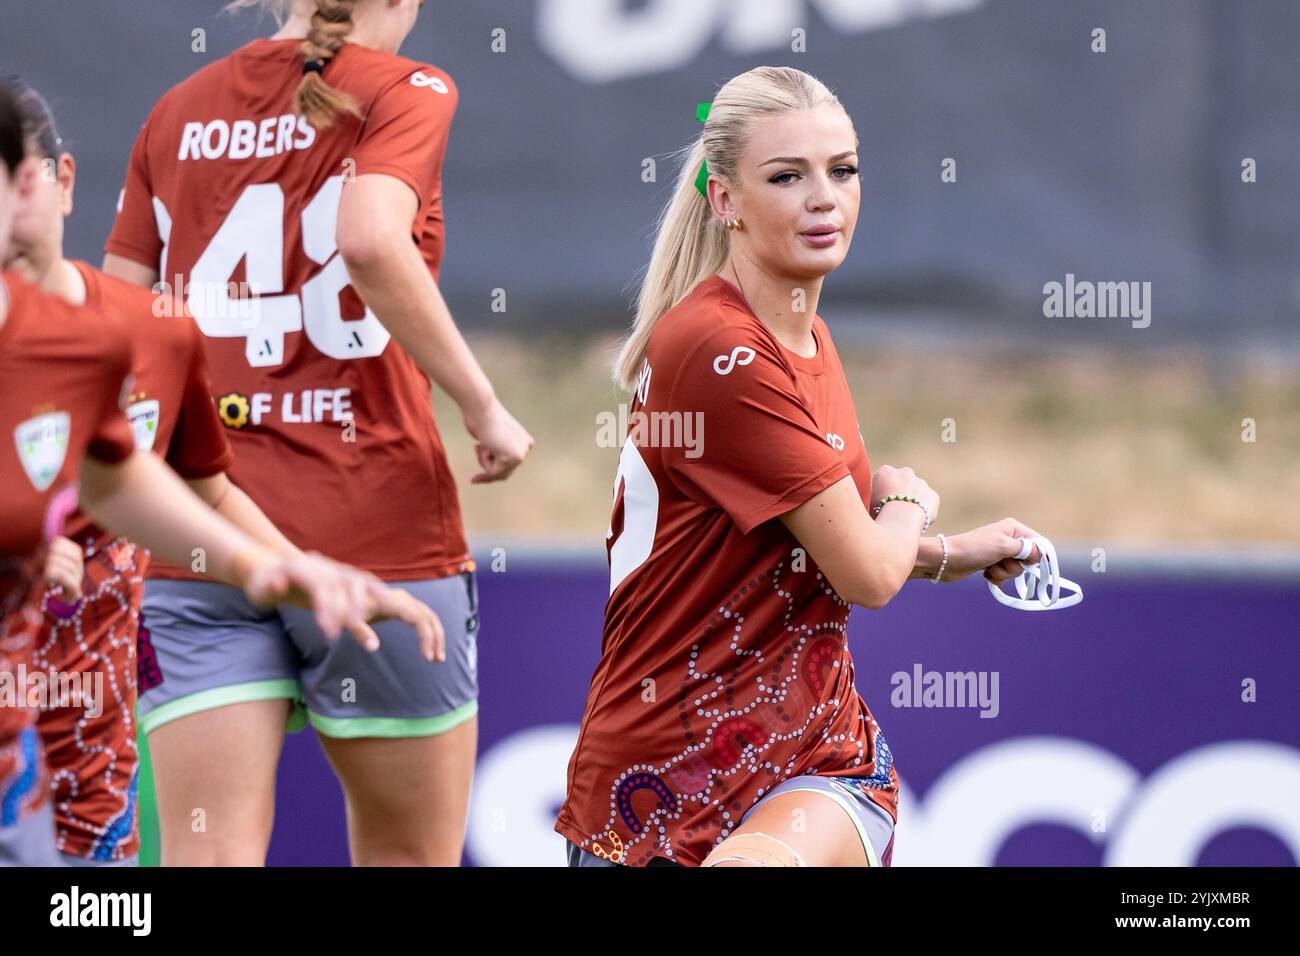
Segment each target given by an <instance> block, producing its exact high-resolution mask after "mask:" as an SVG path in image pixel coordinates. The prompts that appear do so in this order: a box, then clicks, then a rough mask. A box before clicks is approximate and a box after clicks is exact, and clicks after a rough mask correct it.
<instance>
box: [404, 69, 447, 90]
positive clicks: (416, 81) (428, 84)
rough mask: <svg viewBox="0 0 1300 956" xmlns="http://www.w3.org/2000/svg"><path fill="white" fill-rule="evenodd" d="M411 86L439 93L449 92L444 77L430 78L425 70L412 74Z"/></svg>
mask: <svg viewBox="0 0 1300 956" xmlns="http://www.w3.org/2000/svg"><path fill="white" fill-rule="evenodd" d="M411 85H412V86H423V87H425V88H427V89H431V90H433V91H435V92H437V93H446V92H448V90H447V84H446V83H444V82H443V81H442V77H440V76H429V75H428V74H427V73H425V72H424V71H423V70H417V71H416V72H415V73H413V74H411Z"/></svg>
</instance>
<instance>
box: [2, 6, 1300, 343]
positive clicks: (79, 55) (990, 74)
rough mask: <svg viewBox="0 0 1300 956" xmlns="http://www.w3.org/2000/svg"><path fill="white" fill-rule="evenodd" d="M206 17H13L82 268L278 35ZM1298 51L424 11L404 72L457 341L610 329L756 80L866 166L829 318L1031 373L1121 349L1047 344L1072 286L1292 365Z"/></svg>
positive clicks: (56, 13)
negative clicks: (52, 124) (498, 333)
mask: <svg viewBox="0 0 1300 956" xmlns="http://www.w3.org/2000/svg"><path fill="white" fill-rule="evenodd" d="M220 6H221V5H220V3H218V2H216V0H165V2H164V0H39V2H38V0H14V2H10V3H7V4H5V18H4V26H3V38H2V39H0V61H2V63H0V68H3V69H4V70H7V71H9V70H16V71H18V72H20V73H22V74H23V75H25V76H26V77H27V78H29V79H30V80H31V81H33V82H34V83H35V84H36V85H38V86H39V87H40V88H41V89H42V90H44V91H45V92H46V93H47V94H48V95H49V98H50V99H51V101H52V102H53V104H54V106H55V108H56V110H57V111H58V113H59V115H60V118H61V121H62V124H63V127H64V131H65V135H66V136H67V137H68V139H69V141H70V142H71V144H72V146H73V148H74V149H75V152H76V154H77V156H78V158H79V160H80V162H81V169H80V173H81V188H80V190H79V194H78V211H77V213H76V216H75V218H74V219H73V222H72V224H71V227H70V234H69V247H70V251H71V252H72V253H74V254H76V255H78V256H83V257H87V258H90V259H92V261H97V260H98V258H99V255H100V250H101V248H102V242H103V239H104V236H105V235H106V233H107V230H108V228H109V225H110V223H111V219H112V214H113V207H114V204H115V202H116V198H117V194H118V190H119V188H120V186H121V180H122V174H123V170H124V167H125V163H126V159H127V155H128V152H129V150H130V146H131V143H132V140H133V139H134V136H135V134H136V132H137V130H138V128H139V125H140V123H141V122H142V121H143V120H144V118H145V116H146V115H147V113H148V111H149V108H150V107H151V105H152V104H153V102H154V101H155V99H156V98H157V97H158V95H159V94H161V93H162V92H163V91H164V90H165V89H167V88H168V87H169V86H170V85H172V84H174V83H175V82H177V81H179V80H180V79H182V78H184V77H185V76H186V75H188V74H189V73H191V72H193V71H194V70H196V69H198V68H200V67H201V66H203V65H204V64H206V63H209V62H211V61H212V60H213V59H215V58H217V57H220V56H222V55H224V54H226V53H227V52H229V51H230V50H232V49H233V48H235V47H236V46H238V45H240V44H242V43H244V42H246V41H247V40H249V39H251V38H252V37H253V36H256V35H258V34H259V33H269V32H271V31H272V30H273V26H274V25H273V23H272V22H271V21H270V20H269V18H263V19H262V20H261V21H260V22H259V20H258V18H257V17H256V16H253V15H248V14H245V15H240V16H238V17H235V18H231V17H229V16H225V15H222V14H221V13H220V12H219V11H220ZM1097 28H1100V29H1104V30H1105V33H1106V52H1104V53H1095V52H1092V50H1091V47H1092V45H1093V43H1094V40H1093V31H1094V29H1097ZM794 29H802V30H804V31H805V34H804V36H805V42H806V48H807V52H803V53H796V52H792V51H791V31H792V30H794ZM195 30H203V31H205V33H204V34H203V36H202V41H203V43H204V44H205V45H206V50H205V51H203V52H195V51H194V49H193V47H194V46H195V45H196V40H195V36H196V34H195V33H194V31H195ZM494 31H498V32H494ZM1297 36H1300V5H1296V4H1283V3H1274V2H1268V0H1235V2H1212V0H1143V2H1134V0H1086V2H1084V0H1081V2H1072V3H1052V2H1041V0H536V2H533V0H475V2H473V3H459V2H457V3H451V2H446V0H433V2H431V3H429V4H428V6H427V8H426V10H425V12H424V13H423V14H422V16H421V20H420V22H419V24H418V25H417V27H416V30H415V33H414V34H413V35H412V37H411V39H410V41H409V42H408V44H407V46H406V47H405V48H404V50H403V52H404V53H406V54H408V55H410V56H412V57H416V58H419V59H427V60H430V61H432V62H433V63H435V64H437V65H439V66H442V67H444V68H445V69H447V70H448V71H449V72H450V73H451V74H452V75H453V77H454V78H455V79H456V80H457V83H458V85H459V87H460V90H461V106H460V111H459V114H458V118H457V120H456V125H455V127H454V130H453V137H452V142H451V148H450V152H449V155H448V158H447V165H446V169H445V188H446V208H447V218H448V254H447V259H446V268H445V270H444V283H445V285H446V288H447V293H448V297H449V299H450V300H451V303H452V305H453V307H454V308H455V310H456V313H457V315H458V317H459V318H460V319H461V321H462V322H464V323H465V324H467V325H470V326H475V325H489V324H501V323H503V322H505V323H509V324H511V325H519V324H528V325H536V326H538V327H541V328H548V329H556V330H565V331H572V330H573V329H575V327H576V328H582V327H585V326H588V325H592V324H596V325H600V326H604V327H609V328H612V327H615V326H618V325H622V324H623V323H624V322H625V320H626V305H625V295H626V290H627V288H628V286H629V284H630V283H632V282H633V281H634V280H635V278H636V275H637V272H638V270H640V269H641V268H643V267H644V264H645V261H646V258H647V255H648V249H649V242H650V236H651V229H652V226H653V222H654V218H655V215H656V213H657V211H658V209H659V208H660V206H661V205H662V203H663V201H664V199H665V198H666V196H667V190H668V188H669V186H670V184H671V182H672V179H673V170H672V168H671V165H670V164H669V162H668V161H667V160H668V155H667V154H668V153H670V152H671V151H672V150H674V149H676V148H678V147H680V146H681V145H683V144H685V143H686V142H687V141H688V139H689V138H690V137H692V136H694V135H696V133H697V131H698V128H699V127H698V124H697V123H696V120H695V118H694V111H695V104H696V103H697V102H700V101H704V100H708V99H710V98H711V97H712V94H713V91H714V90H715V89H716V88H717V85H718V84H720V83H721V82H723V81H725V80H726V79H727V78H729V77H731V76H733V75H735V74H737V73H739V72H742V71H743V70H745V69H748V68H750V67H753V66H756V65H760V64H764V63H771V64H789V65H793V66H798V67H800V68H802V69H805V70H808V71H809V72H812V73H815V74H816V75H818V76H819V77H820V78H822V79H823V80H824V81H825V82H827V83H828V84H829V85H831V86H832V87H833V88H834V89H836V90H837V92H838V93H839V94H840V96H841V99H842V100H843V102H844V104H845V106H846V107H847V108H848V110H849V111H850V114H851V115H852V116H853V118H854V121H855V123H856V126H857V129H858V133H859V136H860V138H861V144H862V152H861V158H862V166H863V173H864V177H863V206H862V214H861V219H860V222H859V225H858V230H857V235H856V237H855V240H856V241H855V242H854V246H853V250H852V253H851V255H850V258H849V259H848V261H847V262H846V263H845V265H844V266H843V267H842V268H841V269H840V270H839V272H838V273H836V274H835V275H834V276H832V277H831V278H830V280H829V282H828V286H827V292H826V296H825V298H824V300H823V301H824V303H825V305H824V308H823V312H824V313H829V312H835V313H836V316H837V318H839V319H840V320H841V321H845V322H848V323H850V324H851V323H852V322H853V321H855V320H859V319H864V318H866V317H868V316H880V315H905V316H906V317H907V318H908V319H910V321H911V325H910V328H912V329H923V330H924V329H929V328H931V327H932V326H933V327H936V328H939V329H951V328H954V327H956V328H961V329H964V330H967V331H973V332H975V333H982V332H999V333H1002V334H1009V335H1013V336H1015V337H1016V338H1017V339H1018V340H1020V341H1023V342H1025V343H1027V344H1031V345H1032V344H1034V343H1036V342H1040V341H1041V342H1044V343H1046V342H1049V341H1060V337H1061V336H1065V337H1066V339H1067V340H1068V339H1070V338H1071V337H1073V336H1075V335H1081V334H1085V333H1084V330H1085V329H1086V335H1087V336H1088V338H1089V339H1090V340H1092V341H1096V340H1097V337H1101V338H1103V339H1110V340H1112V341H1116V342H1117V341H1119V338H1118V337H1120V336H1126V335H1132V334H1134V333H1133V331H1132V330H1131V329H1130V323H1129V322H1128V321H1127V320H1125V319H1091V320H1051V319H1046V318H1044V316H1043V311H1042V309H1043V285H1044V284H1045V283H1047V282H1052V281H1057V282H1064V281H1065V277H1066V274H1067V273H1072V274H1074V275H1075V276H1076V277H1077V278H1079V279H1080V280H1085V279H1086V280H1089V281H1114V282H1130V281H1137V282H1150V283H1151V284H1152V286H1151V288H1152V304H1153V308H1152V323H1151V327H1150V328H1149V329H1147V330H1145V332H1146V334H1145V335H1143V336H1139V337H1138V340H1140V343H1141V344H1149V343H1153V342H1157V341H1158V342H1168V341H1171V337H1177V338H1183V337H1187V336H1191V337H1195V338H1196V339H1198V340H1201V341H1204V342H1212V343H1227V342H1232V343H1243V342H1251V341H1269V342H1294V340H1295V336H1294V329H1295V322H1296V314H1297V310H1298V309H1300V281H1298V276H1297V264H1298V263H1300V226H1298V225H1297V222H1298V219H1297V216H1296V208H1295V184H1296V182H1297V180H1298V179H1300V97H1297V96H1296V95H1295V91H1296V90H1297V89H1300V53H1297V46H1296V37H1297ZM38 40H39V42H38ZM494 40H495V42H496V43H497V45H498V47H499V46H500V44H502V43H504V46H505V49H504V52H494V51H493V43H494ZM647 158H655V159H656V160H657V162H658V167H657V176H656V179H657V181H656V182H650V183H647V182H643V181H642V171H643V168H644V166H643V164H644V161H645V160H646V159H647ZM945 158H952V159H955V160H956V168H957V181H956V182H954V183H943V182H941V181H940V166H941V163H942V162H943V160H944V159H945ZM1246 158H1251V159H1253V160H1255V162H1256V164H1257V177H1258V181H1257V182H1254V183H1243V182H1242V175H1241V174H1242V162H1243V160H1244V159H1246ZM498 288H501V289H505V290H506V292H507V294H508V298H507V303H508V311H507V314H506V315H505V316H502V315H500V314H494V313H493V312H492V311H491V296H492V290H494V289H498ZM899 325H901V326H902V327H903V328H907V327H909V326H908V325H907V324H906V323H900V324H899ZM841 327H843V326H841ZM898 327H899V326H894V327H891V334H892V333H893V329H894V328H898ZM900 334H902V333H901V332H900ZM1135 341H1137V340H1135V339H1132V338H1129V339H1127V342H1128V343H1134V342H1135Z"/></svg>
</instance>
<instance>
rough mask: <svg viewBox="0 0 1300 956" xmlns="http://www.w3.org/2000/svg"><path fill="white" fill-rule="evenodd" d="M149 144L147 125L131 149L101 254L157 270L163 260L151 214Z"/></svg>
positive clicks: (159, 239)
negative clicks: (123, 182) (124, 177)
mask: <svg viewBox="0 0 1300 956" xmlns="http://www.w3.org/2000/svg"><path fill="white" fill-rule="evenodd" d="M148 140H149V123H148V122H146V123H145V124H144V126H143V127H141V129H140V135H139V136H137V137H136V139H135V146H133V147H132V148H131V160H130V162H129V163H128V164H127V168H126V183H125V185H124V186H123V187H122V195H121V197H120V198H119V200H118V209H117V218H116V219H115V220H114V221H113V231H112V232H111V233H109V236H108V241H107V242H106V243H105V244H104V251H105V252H108V253H111V254H112V255H115V256H122V257H123V258H125V259H130V260H131V261H132V262H138V263H140V264H141V265H146V266H151V267H152V268H155V269H157V268H159V264H160V260H161V258H162V249H163V240H162V237H160V236H159V235H158V223H157V221H156V220H155V219H154V214H153V195H154V194H153V181H152V179H151V177H150V174H149V153H148Z"/></svg>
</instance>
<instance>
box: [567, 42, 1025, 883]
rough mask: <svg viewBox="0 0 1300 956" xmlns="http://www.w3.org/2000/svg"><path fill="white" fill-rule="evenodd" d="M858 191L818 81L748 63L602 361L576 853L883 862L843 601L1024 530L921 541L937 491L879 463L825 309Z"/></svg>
mask: <svg viewBox="0 0 1300 956" xmlns="http://www.w3.org/2000/svg"><path fill="white" fill-rule="evenodd" d="M706 162H707V165H705V164H706ZM859 198H860V197H859V176H858V138H857V135H856V133H855V132H854V129H853V124H852V122H851V121H850V120H849V117H848V115H847V114H846V112H845V110H844V108H843V107H842V106H841V105H840V103H839V101H838V99H836V97H835V96H834V95H833V94H832V93H831V92H830V91H829V90H828V89H827V88H826V87H825V86H824V85H822V84H821V83H820V82H818V81H817V80H816V79H814V78H813V77H811V76H809V75H808V74H807V73H803V72H801V71H799V70H794V69H788V68H773V67H760V68H758V69H755V70H751V71H750V72H748V73H745V74H743V75H741V76H738V77H736V78H735V79H733V80H731V81H730V82H729V83H727V84H726V85H725V86H724V87H723V88H722V90H721V91H720V92H719V93H718V95H717V98H716V99H715V100H714V102H713V104H712V108H711V111H710V112H709V115H708V118H707V122H706V123H705V126H704V131H703V134H702V135H701V136H700V138H699V140H698V141H697V142H696V143H695V144H693V145H692V146H691V147H690V150H689V154H688V158H687V161H686V164H685V166H684V168H683V171H682V173H681V176H680V178H679V180H678V182H677V186H676V191H675V193H674V195H673V197H672V199H671V201H670V203H669V205H668V207H667V208H666V209H665V211H664V215H663V219H662V222H661V224H660V228H659V235H658V238H657V240H656V242H655V247H654V252H653V255H652V258H651V261H650V267H649V269H648V271H647V274H646V277H645V282H644V285H643V287H642V290H641V295H640V301H639V303H638V308H637V317H636V325H635V327H634V329H633V331H632V334H631V336H630V337H629V338H628V340H627V342H626V344H625V345H624V348H623V350H622V354H621V355H620V356H619V360H618V363H617V369H616V371H617V376H616V377H617V381H618V382H619V384H620V385H622V386H623V387H625V388H627V389H629V390H631V391H633V392H634V398H633V404H632V413H633V415H632V416H629V437H628V441H627V442H626V443H625V444H624V446H623V452H622V457H621V459H620V462H619V468H618V475H617V478H616V481H615V500H614V511H613V515H612V517H611V520H610V531H609V538H608V547H609V564H610V598H609V602H608V604H607V605H606V607H605V629H604V635H603V643H602V654H601V659H600V663H599V665H598V666H597V668H596V673H595V675H594V676H593V678H592V681H591V690H590V692H589V694H588V696H587V704H586V713H585V715H584V717H583V721H582V729H581V732H580V734H579V737H578V744H577V747H576V748H575V750H574V753H573V757H572V759H571V761H570V763H569V775H568V798H567V800H566V801H565V803H564V806H563V808H562V809H561V811H560V815H559V820H558V821H557V823H556V829H557V830H558V831H559V832H560V833H561V834H563V835H564V836H565V837H566V838H567V839H568V840H569V842H570V845H569V860H570V863H571V864H572V865H576V866H599V865H610V864H620V863H621V864H627V865H632V866H642V865H647V864H652V863H665V862H668V863H680V864H686V865H690V866H696V865H703V866H800V865H805V864H806V865H821V866H862V865H867V864H871V865H881V864H883V865H889V862H890V858H891V854H892V847H893V827H894V822H895V819H896V814H897V799H898V776H897V774H896V772H895V770H894V757H893V754H892V752H891V751H890V749H889V745H888V744H887V743H886V740H885V735H884V733H883V731H882V730H881V728H880V725H879V724H878V723H877V722H876V719H875V717H874V716H873V715H872V713H871V711H870V709H869V708H868V707H867V705H866V703H865V702H864V701H863V700H862V698H861V697H859V696H858V692H857V690H856V689H855V688H854V683H853V660H852V658H851V657H850V655H849V648H848V644H847V641H846V625H847V622H848V616H849V611H850V609H851V608H852V606H853V605H855V604H857V605H861V606H863V607H867V608H873V609H874V608H880V607H882V606H884V605H885V604H886V603H887V602H888V601H889V600H890V598H892V597H893V596H894V594H895V593H897V591H898V590H899V588H901V587H902V586H903V584H904V583H905V582H906V581H907V579H908V578H910V577H930V578H931V579H934V580H943V581H953V580H957V579H959V578H962V577H965V576H966V575H968V574H971V573H972V572H974V571H977V570H981V569H985V570H986V574H987V575H988V576H989V578H990V580H994V581H998V582H1001V581H1003V580H1007V579H1009V578H1010V577H1013V576H1014V575H1016V574H1019V573H1020V572H1021V570H1022V568H1021V567H1020V565H1019V564H1018V563H1017V562H1015V561H1010V560H1008V559H1009V558H1010V556H1011V555H1015V554H1017V553H1018V552H1019V551H1020V548H1021V544H1020V541H1019V540H1018V539H1019V537H1020V536H1029V535H1032V534H1033V532H1032V530H1031V529H1029V528H1027V527H1025V526H1024V525H1022V524H1020V523H1019V522H1017V521H1015V520H1013V519H1011V518H1007V519H1004V520H1003V521H1000V522H998V523H996V524H992V525H988V526H986V527H983V528H978V529H976V530H974V531H970V532H967V533H966V534H960V535H952V536H943V535H940V536H936V537H930V536H927V535H926V532H927V531H928V530H929V529H930V526H931V524H932V523H933V521H934V519H935V518H936V516H937V515H938V513H939V495H938V494H937V493H935V491H934V490H933V489H932V488H931V487H930V486H929V485H928V484H927V483H926V482H925V480H924V479H922V478H921V477H919V476H918V475H916V474H915V473H914V472H913V471H912V469H910V468H893V467H890V466H888V465H883V466H881V467H880V468H879V469H877V470H876V472H875V474H874V475H873V474H872V470H871V464H870V461H869V459H868V456H867V449H866V444H865V441H864V439H863V437H862V435H861V432H860V430H859V425H858V416H857V413H856V411H855V409H854V407H853V401H852V397H851V395H850V393H849V387H848V383H847V382H846V381H845V377H844V369H843V368H842V367H841V365H840V360H839V356H838V355H837V354H836V351H835V344H834V343H833V342H832V341H831V335H830V330H829V329H828V328H827V327H826V324H825V323H824V322H823V321H822V320H821V318H820V317H818V315H817V304H818V300H819V298H820V295H821V290H822V283H823V281H824V279H825V278H826V276H828V275H829V274H830V273H832V272H833V271H835V269H836V268H838V267H839V265H840V264H841V263H842V262H843V261H844V257H845V256H846V255H847V253H848V250H849V244H850V242H851V241H852V238H853V231H854V228H855V226H856V225H857V220H858V205H859ZM638 413H640V415H644V416H648V419H647V420H648V421H651V422H653V421H659V422H664V421H667V422H680V423H682V425H681V426H680V431H681V433H682V434H684V433H685V423H686V422H687V421H690V422H692V423H698V428H697V431H698V432H699V435H698V436H697V440H695V441H693V442H691V443H689V444H687V443H685V442H674V441H671V440H670V441H664V440H663V434H664V429H662V428H660V429H658V430H656V429H654V428H645V427H641V428H636V427H634V426H636V425H637V423H638V421H639V420H640V419H639V417H634V416H638ZM669 434H670V435H671V434H672V431H671V429H669ZM656 435H658V436H659V437H658V439H657V440H656V439H655V436H656ZM1031 557H1033V558H1035V559H1036V556H1035V555H1031Z"/></svg>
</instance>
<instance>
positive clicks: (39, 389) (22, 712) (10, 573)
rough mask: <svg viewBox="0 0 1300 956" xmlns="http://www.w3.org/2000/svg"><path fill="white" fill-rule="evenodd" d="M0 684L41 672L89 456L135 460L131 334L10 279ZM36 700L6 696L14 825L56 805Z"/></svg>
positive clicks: (0, 291)
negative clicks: (67, 533)
mask: <svg viewBox="0 0 1300 956" xmlns="http://www.w3.org/2000/svg"><path fill="white" fill-rule="evenodd" d="M0 302H2V303H4V304H5V305H7V307H8V308H7V315H6V317H5V320H4V325H3V326H0V385H2V387H0V487H3V488H4V494H2V495H0V672H4V673H7V674H10V675H15V676H16V674H17V673H18V672H19V665H22V668H23V669H24V670H25V668H26V667H27V665H28V664H29V663H30V661H31V656H32V642H33V639H34V637H35V633H36V630H37V628H38V627H39V626H40V622H41V615H40V605H39V598H40V593H39V590H38V589H37V587H36V586H37V585H38V584H39V583H40V580H41V575H42V573H43V570H44V558H43V555H44V551H45V546H46V544H47V543H48V542H49V541H50V539H52V538H53V537H55V536H56V535H58V534H60V533H62V531H63V521H64V519H65V518H66V517H67V515H68V514H70V513H71V511H72V510H73V509H74V508H75V507H76V503H77V493H76V480H77V474H78V471H79V469H80V467H81V462H82V460H83V458H84V457H85V456H86V455H90V456H91V457H93V458H97V459H99V460H101V461H104V462H108V463H110V464H112V463H117V462H120V461H123V460H125V459H126V458H127V457H128V456H129V455H131V453H132V452H133V451H134V442H133V441H132V438H131V426H130V424H128V422H127V419H126V416H125V415H124V414H123V413H122V408H121V403H122V402H123V400H124V399H125V392H126V387H127V385H128V381H127V375H128V372H129V371H130V367H131V349H130V343H129V341H128V339H127V336H126V334H125V331H124V329H123V328H122V326H121V325H120V324H119V323H118V322H116V321H115V320H113V319H112V318H111V317H109V316H107V315H103V314H100V313H98V312H97V311H95V310H94V309H90V308H83V309H78V308H75V307H73V306H70V305H67V304H65V303H64V302H62V301H61V300H58V299H55V298H53V297H51V296H48V295H45V294H44V293H43V292H41V291H40V290H38V289H37V288H35V287H34V286H31V285H28V284H27V283H25V282H24V281H23V280H22V279H20V278H19V277H18V276H17V275H16V274H14V273H10V272H6V273H3V274H2V275H0ZM26 703H28V701H27V700H26V688H25V687H20V688H16V687H14V686H10V687H8V688H5V689H3V690H2V691H0V790H2V791H4V792H5V793H6V794H7V796H6V807H5V813H4V817H5V819H4V820H0V824H10V823H13V822H15V821H16V820H17V819H21V818H23V817H25V816H27V815H28V814H30V813H33V812H35V811H36V810H37V809H38V808H39V807H42V806H44V804H45V802H46V800H47V799H48V790H47V787H46V783H45V766H44V761H43V760H42V759H41V755H40V747H39V743H38V739H37V736H36V732H35V730H34V729H33V726H32V723H33V712H32V710H31V709H30V707H27V706H24V705H25V704H26Z"/></svg>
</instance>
